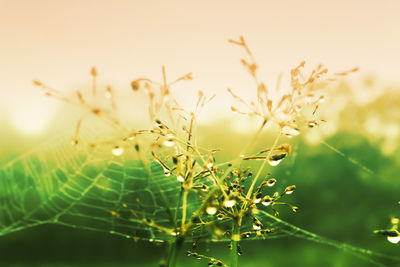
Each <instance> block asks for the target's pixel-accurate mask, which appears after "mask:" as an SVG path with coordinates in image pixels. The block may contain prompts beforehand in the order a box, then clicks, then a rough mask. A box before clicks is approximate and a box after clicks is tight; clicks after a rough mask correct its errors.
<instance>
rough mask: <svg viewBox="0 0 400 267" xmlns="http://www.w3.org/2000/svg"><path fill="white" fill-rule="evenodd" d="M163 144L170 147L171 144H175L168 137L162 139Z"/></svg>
mask: <svg viewBox="0 0 400 267" xmlns="http://www.w3.org/2000/svg"><path fill="white" fill-rule="evenodd" d="M163 144H164V146H167V147H171V146H174V145H175V142H174V140H171V139H168V140H166V141H164V143H163Z"/></svg>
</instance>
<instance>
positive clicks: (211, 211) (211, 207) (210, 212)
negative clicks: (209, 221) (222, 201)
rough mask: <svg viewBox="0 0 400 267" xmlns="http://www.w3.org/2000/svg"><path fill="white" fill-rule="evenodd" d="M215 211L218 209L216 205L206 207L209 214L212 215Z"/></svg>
mask: <svg viewBox="0 0 400 267" xmlns="http://www.w3.org/2000/svg"><path fill="white" fill-rule="evenodd" d="M217 211H218V209H217V208H216V207H213V206H210V207H207V209H206V212H207V213H208V214H209V215H214V214H215V213H217Z"/></svg>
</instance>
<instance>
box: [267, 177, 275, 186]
mask: <svg viewBox="0 0 400 267" xmlns="http://www.w3.org/2000/svg"><path fill="white" fill-rule="evenodd" d="M275 183H276V179H273V178H272V179H269V180H268V181H267V185H268V186H269V187H272V186H274V185H275Z"/></svg>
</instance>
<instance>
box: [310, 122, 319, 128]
mask: <svg viewBox="0 0 400 267" xmlns="http://www.w3.org/2000/svg"><path fill="white" fill-rule="evenodd" d="M316 125H317V123H316V122H315V121H309V122H308V127H310V128H313V127H314V126H316Z"/></svg>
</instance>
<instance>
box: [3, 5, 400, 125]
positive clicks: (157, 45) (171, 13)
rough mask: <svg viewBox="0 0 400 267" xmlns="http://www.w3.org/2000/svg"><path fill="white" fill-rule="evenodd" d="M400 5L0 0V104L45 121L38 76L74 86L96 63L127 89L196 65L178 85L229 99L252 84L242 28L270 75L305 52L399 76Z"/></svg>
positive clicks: (48, 107)
mask: <svg viewBox="0 0 400 267" xmlns="http://www.w3.org/2000/svg"><path fill="white" fill-rule="evenodd" d="M399 10H400V1H398V0H390V1H389V0H387V1H385V0H381V1H372V0H338V1H321V0H305V1H288V0H281V1H267V0H264V1H261V0H259V1H256V0H249V1H235V0H230V1H226V0H223V1H217V0H214V1H208V0H203V1H189V0H186V1H178V0H169V1H161V0H160V1H154V0H146V1H139V0H132V1H127V0H112V1H111V0H109V1H106V0H96V1H89V0H80V1H76V0H68V1H64V0H61V1H54V0H35V1H32V0H10V1H6V0H0V36H1V37H0V38H1V42H0V114H4V113H6V114H7V115H6V116H10V117H11V118H12V119H13V120H15V124H16V125H17V126H19V127H23V125H30V126H26V127H31V128H32V130H35V129H36V128H37V129H36V130H39V129H40V128H41V127H44V126H45V125H46V122H47V121H48V120H49V119H51V117H52V115H53V114H54V108H55V106H56V103H55V102H54V101H53V100H49V99H46V98H45V97H43V96H42V94H41V93H40V92H38V90H37V89H36V88H34V87H33V86H32V83H31V81H32V79H39V80H41V81H45V82H46V83H47V84H49V85H51V86H53V87H56V88H58V89H60V90H63V91H68V90H76V89H78V88H83V87H85V86H87V85H88V84H89V80H90V79H89V76H88V71H89V69H90V67H91V66H92V65H95V66H97V68H98V70H99V75H100V78H99V79H100V80H102V81H103V82H104V83H111V84H113V85H114V87H115V88H116V90H117V91H118V93H119V94H121V95H125V94H128V93H130V92H129V90H130V89H129V83H130V81H131V80H132V79H134V78H136V77H140V76H148V77H150V78H154V79H159V78H160V68H161V65H165V66H166V67H167V71H168V74H170V76H171V79H172V78H174V77H176V76H178V75H181V74H185V73H187V72H193V73H194V77H195V80H194V81H192V82H190V83H188V84H187V88H186V87H185V88H180V89H179V92H180V94H181V95H183V96H186V95H188V96H189V95H190V94H191V90H195V89H202V90H204V91H206V92H216V93H217V94H218V97H219V98H218V101H220V102H223V101H224V99H225V98H226V97H227V94H226V92H225V90H226V88H227V87H231V88H232V89H236V90H242V94H246V90H248V89H249V87H251V85H253V84H252V82H251V80H250V79H249V78H248V76H247V75H246V73H245V71H244V70H243V69H242V67H241V65H240V63H239V59H240V58H241V57H242V56H243V51H241V50H240V48H238V47H234V46H232V45H231V44H229V43H228V42H227V39H229V38H237V37H238V36H239V35H243V36H244V37H245V38H246V40H247V42H248V44H249V46H250V47H251V48H252V50H253V52H254V54H255V56H256V58H257V61H258V63H259V65H260V67H261V70H260V74H261V77H262V78H263V80H264V81H266V82H267V84H270V85H274V84H275V80H276V77H277V75H278V73H280V72H282V71H283V72H286V73H287V72H288V71H289V70H290V68H292V67H293V66H295V65H297V64H298V63H299V62H300V61H301V60H303V59H305V60H306V61H308V62H309V63H310V64H311V65H316V64H318V63H324V64H325V65H326V66H327V67H328V68H329V69H330V70H331V71H333V72H335V71H342V70H345V69H349V68H351V67H353V66H359V67H360V68H361V71H360V74H357V75H360V77H361V76H362V75H363V74H368V73H372V74H375V75H376V76H377V77H379V79H380V80H381V81H383V82H398V83H400V64H399V63H400V51H399V48H400V16H399Z"/></svg>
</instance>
